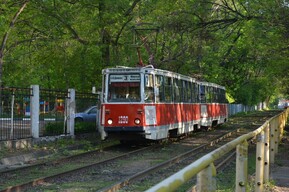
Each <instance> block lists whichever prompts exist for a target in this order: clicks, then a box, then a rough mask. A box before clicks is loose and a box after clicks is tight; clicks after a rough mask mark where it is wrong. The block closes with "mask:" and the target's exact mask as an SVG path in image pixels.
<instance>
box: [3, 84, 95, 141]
mask: <svg viewBox="0 0 289 192" xmlns="http://www.w3.org/2000/svg"><path fill="white" fill-rule="evenodd" d="M33 96H34V93H33V89H32V88H16V87H10V88H1V89H0V101H1V106H0V141H6V140H16V139H24V138H31V137H32V123H31V119H32V118H31V115H32V111H31V98H32V97H33ZM75 99H76V100H75V113H78V112H82V111H84V110H85V109H87V108H89V107H91V106H97V103H98V94H92V93H76V94H75ZM68 100H69V92H68V91H60V90H49V89H39V122H38V124H39V125H38V126H39V136H40V137H42V136H51V135H60V134H66V132H67V117H68V113H67V106H66V105H67V101H68ZM95 116H96V115H95ZM72 118H73V117H72ZM85 123H86V122H83V125H81V124H82V123H78V124H77V126H76V127H77V128H78V129H81V132H82V133H83V132H86V131H91V130H96V122H95V121H94V122H90V124H89V125H88V124H85ZM86 128H88V129H86Z"/></svg>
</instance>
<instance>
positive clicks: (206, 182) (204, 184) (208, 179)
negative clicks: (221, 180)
mask: <svg viewBox="0 0 289 192" xmlns="http://www.w3.org/2000/svg"><path fill="white" fill-rule="evenodd" d="M216 174H217V172H216V167H215V165H214V164H213V163H211V164H210V165H209V166H208V167H207V168H205V169H203V170H202V171H201V172H199V173H198V175H197V191H207V192H212V191H216V189H217V182H216Z"/></svg>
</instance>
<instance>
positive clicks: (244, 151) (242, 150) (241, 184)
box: [235, 140, 248, 192]
mask: <svg viewBox="0 0 289 192" xmlns="http://www.w3.org/2000/svg"><path fill="white" fill-rule="evenodd" d="M247 184H248V142H247V140H245V141H244V142H243V143H241V144H239V145H237V149H236V189H235V191H236V192H246V186H247Z"/></svg>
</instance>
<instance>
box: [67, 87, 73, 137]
mask: <svg viewBox="0 0 289 192" xmlns="http://www.w3.org/2000/svg"><path fill="white" fill-rule="evenodd" d="M66 115H67V133H69V135H70V136H74V117H75V89H68V99H67V105H66Z"/></svg>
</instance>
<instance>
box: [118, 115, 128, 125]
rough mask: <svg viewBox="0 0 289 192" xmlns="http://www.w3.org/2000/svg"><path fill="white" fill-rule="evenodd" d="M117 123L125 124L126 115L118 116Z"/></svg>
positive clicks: (126, 121) (126, 120)
mask: <svg viewBox="0 0 289 192" xmlns="http://www.w3.org/2000/svg"><path fill="white" fill-rule="evenodd" d="M118 123H119V124H127V123H128V116H118Z"/></svg>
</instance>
